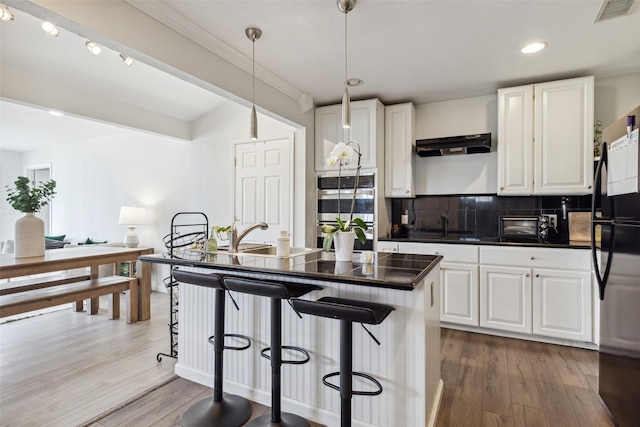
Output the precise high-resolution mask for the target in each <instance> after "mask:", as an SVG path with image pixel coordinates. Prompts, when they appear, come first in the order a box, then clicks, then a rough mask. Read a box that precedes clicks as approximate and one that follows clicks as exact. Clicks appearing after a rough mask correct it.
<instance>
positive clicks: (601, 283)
mask: <svg viewBox="0 0 640 427" xmlns="http://www.w3.org/2000/svg"><path fill="white" fill-rule="evenodd" d="M606 163H607V143H606V142H603V143H602V155H601V156H600V160H599V161H598V166H597V167H596V173H595V180H594V184H593V194H592V196H591V258H592V260H593V270H594V272H595V276H596V281H597V283H598V290H599V291H600V292H599V293H600V300H604V290H605V288H606V286H607V279H608V278H609V272H610V270H611V260H612V259H613V247H614V244H615V236H616V233H615V224H614V223H613V222H612V221H611V220H607V219H602V218H597V217H596V201H597V200H600V199H601V198H602V166H603V165H604V164H606ZM603 203H604V202H603ZM611 209H612V216H613V217H615V214H614V212H613V209H614V205H613V204H612V205H611ZM598 225H600V226H601V227H605V226H610V227H611V232H610V233H609V242H608V243H609V245H608V246H607V247H608V248H609V256H608V257H607V264H606V266H605V268H604V274H602V276H601V275H600V265H599V263H598V252H597V250H598V248H597V246H596V226H598Z"/></svg>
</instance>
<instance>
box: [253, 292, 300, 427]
mask: <svg viewBox="0 0 640 427" xmlns="http://www.w3.org/2000/svg"><path fill="white" fill-rule="evenodd" d="M281 367H282V300H281V299H280V298H271V415H263V416H261V417H259V418H256V419H255V420H253V421H251V422H250V423H249V424H247V427H256V426H279V427H310V424H309V423H308V422H307V420H305V419H304V418H302V417H300V416H298V415H295V414H289V413H287V412H284V413H283V412H282V407H281V394H282V390H281V382H282V380H281V375H280V371H281Z"/></svg>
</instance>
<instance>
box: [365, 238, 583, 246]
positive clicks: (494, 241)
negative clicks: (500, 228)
mask: <svg viewBox="0 0 640 427" xmlns="http://www.w3.org/2000/svg"><path fill="white" fill-rule="evenodd" d="M378 241H380V242H402V243H447V244H460V245H493V246H518V247H536V248H559V249H562V248H567V249H590V248H591V244H590V243H589V242H572V243H569V244H567V243H550V242H542V243H540V242H505V241H500V238H498V237H479V238H475V237H424V238H415V237H412V238H406V237H405V238H402V237H401V238H394V239H391V238H378Z"/></svg>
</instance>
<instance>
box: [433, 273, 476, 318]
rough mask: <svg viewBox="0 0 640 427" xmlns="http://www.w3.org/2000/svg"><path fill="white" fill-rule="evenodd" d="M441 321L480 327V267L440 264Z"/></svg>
mask: <svg viewBox="0 0 640 427" xmlns="http://www.w3.org/2000/svg"><path fill="white" fill-rule="evenodd" d="M440 287H441V292H440V320H441V321H443V322H449V323H457V324H460V325H468V326H478V325H479V324H480V323H479V319H480V316H479V313H478V265H477V264H461V263H456V262H442V263H441V264H440Z"/></svg>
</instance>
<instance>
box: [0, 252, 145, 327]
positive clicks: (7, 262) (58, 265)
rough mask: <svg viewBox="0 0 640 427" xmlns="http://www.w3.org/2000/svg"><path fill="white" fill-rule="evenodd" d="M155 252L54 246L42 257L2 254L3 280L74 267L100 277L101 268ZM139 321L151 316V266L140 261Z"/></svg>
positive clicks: (1, 273) (1, 276) (0, 270)
mask: <svg viewBox="0 0 640 427" xmlns="http://www.w3.org/2000/svg"><path fill="white" fill-rule="evenodd" d="M152 253H153V248H118V247H109V246H93V245H92V246H77V247H75V246H74V247H68V248H63V249H50V250H47V251H45V254H44V256H42V257H31V258H15V256H14V254H0V279H10V278H13V277H19V276H28V275H30V274H39V273H50V272H53V271H61V270H70V269H74V268H86V267H89V268H90V269H91V277H92V278H93V277H98V267H99V266H101V265H105V264H115V263H119V262H138V257H139V256H141V255H148V254H152ZM137 278H138V295H139V301H140V302H139V307H138V320H149V318H150V317H151V265H150V264H149V263H146V262H143V263H140V262H138V264H137Z"/></svg>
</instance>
